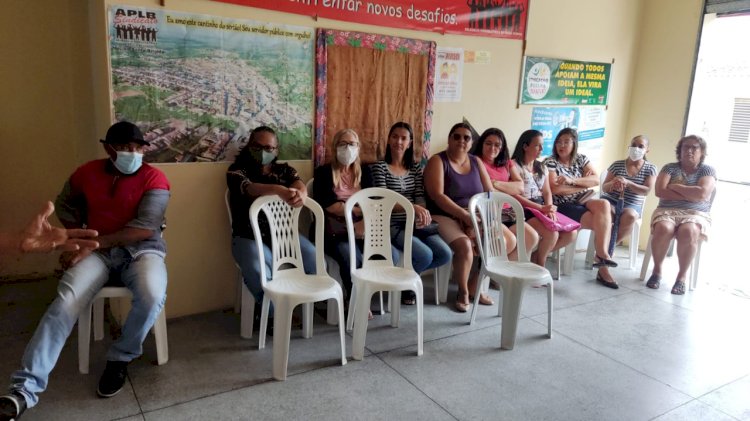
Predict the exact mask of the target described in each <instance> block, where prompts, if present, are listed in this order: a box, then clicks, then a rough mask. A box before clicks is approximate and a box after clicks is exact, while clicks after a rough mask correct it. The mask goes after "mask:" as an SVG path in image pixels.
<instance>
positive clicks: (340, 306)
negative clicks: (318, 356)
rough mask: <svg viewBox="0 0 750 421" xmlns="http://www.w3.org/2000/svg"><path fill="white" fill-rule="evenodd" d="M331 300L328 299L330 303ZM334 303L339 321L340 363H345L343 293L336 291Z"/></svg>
mask: <svg viewBox="0 0 750 421" xmlns="http://www.w3.org/2000/svg"><path fill="white" fill-rule="evenodd" d="M330 301H331V300H329V303H330ZM334 302H335V303H336V308H337V309H338V319H339V320H340V321H341V323H339V340H340V342H341V365H346V342H345V340H344V338H345V336H346V333H345V326H344V324H345V323H344V293H343V292H342V291H341V290H339V292H338V298H337V299H336V300H334Z"/></svg>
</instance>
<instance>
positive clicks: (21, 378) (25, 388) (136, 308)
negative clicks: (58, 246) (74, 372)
mask: <svg viewBox="0 0 750 421" xmlns="http://www.w3.org/2000/svg"><path fill="white" fill-rule="evenodd" d="M110 273H119V275H120V280H121V282H122V284H123V285H124V286H125V287H127V288H128V289H129V290H130V291H131V292H132V293H133V305H132V308H131V310H130V313H128V317H127V319H126V320H125V324H124V325H123V327H122V335H121V336H120V338H118V339H117V341H115V342H114V343H113V344H112V346H111V347H110V348H109V351H108V352H107V360H109V361H131V360H133V359H134V358H136V357H138V356H140V355H141V353H142V351H143V347H142V345H143V340H144V339H145V338H146V335H147V334H148V331H149V330H150V329H151V327H152V326H153V325H154V321H155V320H156V317H157V316H158V315H159V313H160V312H161V310H162V307H163V306H164V301H165V300H166V298H167V267H166V265H165V264H164V257H162V256H161V255H160V254H156V253H149V252H146V253H143V254H139V255H138V256H137V257H136V258H133V257H131V255H130V253H129V252H128V251H127V250H125V249H124V248H121V247H116V248H112V249H109V250H103V251H97V252H94V253H92V254H91V255H89V256H87V257H86V258H84V259H83V260H81V261H80V262H78V264H76V265H75V266H73V267H71V268H70V269H68V270H67V271H65V273H64V274H63V276H62V278H61V279H60V283H59V284H58V286H57V298H55V301H53V302H52V304H50V306H49V307H48V308H47V311H46V312H45V313H44V316H42V320H41V321H40V322H39V326H37V328H36V331H35V332H34V336H33V337H32V338H31V341H30V342H29V344H28V345H27V346H26V351H25V352H24V354H23V358H22V359H21V369H20V370H18V371H16V372H15V373H13V375H12V376H11V382H12V384H11V389H13V390H15V391H17V392H20V393H21V394H22V395H23V396H24V398H26V404H27V405H28V406H29V407H32V406H34V405H36V404H37V402H38V401H39V397H38V396H37V395H38V394H39V393H41V392H43V391H44V390H45V389H46V388H47V381H48V379H49V373H50V372H51V371H52V369H53V368H54V367H55V364H56V363H57V359H58V358H59V356H60V351H61V350H62V348H63V345H65V341H66V340H67V338H68V336H70V332H71V331H72V330H73V326H74V325H75V323H76V321H77V320H78V315H79V313H80V312H81V310H82V309H83V308H84V307H85V306H86V305H88V303H89V302H91V300H92V298H94V295H96V293H97V292H99V290H100V289H101V288H102V287H103V286H104V284H106V283H107V281H108V280H109V276H110Z"/></svg>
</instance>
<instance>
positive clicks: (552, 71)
mask: <svg viewBox="0 0 750 421" xmlns="http://www.w3.org/2000/svg"><path fill="white" fill-rule="evenodd" d="M611 72H612V63H595V62H587V61H574V60H560V59H555V58H544V57H528V56H527V57H525V60H524V65H523V79H522V81H521V82H522V83H521V94H520V102H521V104H547V105H607V96H608V94H609V79H610V76H611Z"/></svg>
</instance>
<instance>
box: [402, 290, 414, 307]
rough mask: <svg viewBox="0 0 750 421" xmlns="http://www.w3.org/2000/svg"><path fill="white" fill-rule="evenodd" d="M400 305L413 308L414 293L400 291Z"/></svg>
mask: <svg viewBox="0 0 750 421" xmlns="http://www.w3.org/2000/svg"><path fill="white" fill-rule="evenodd" d="M401 304H403V305H407V306H413V305H414V304H417V294H415V293H414V291H402V292H401Z"/></svg>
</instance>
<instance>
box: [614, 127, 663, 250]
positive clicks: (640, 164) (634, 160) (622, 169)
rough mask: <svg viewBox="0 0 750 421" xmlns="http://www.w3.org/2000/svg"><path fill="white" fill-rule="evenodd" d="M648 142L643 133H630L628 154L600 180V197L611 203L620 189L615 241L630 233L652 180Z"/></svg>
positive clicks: (620, 240) (649, 189) (654, 179)
mask: <svg viewBox="0 0 750 421" xmlns="http://www.w3.org/2000/svg"><path fill="white" fill-rule="evenodd" d="M648 144H649V141H648V139H647V138H646V136H640V135H639V136H636V137H634V138H633V140H631V141H630V147H629V148H628V158H627V159H623V160H621V161H615V162H613V163H612V165H610V166H609V169H607V177H606V178H605V179H604V184H602V198H603V199H607V200H608V201H609V203H610V204H612V206H614V205H616V204H617V200H618V197H619V196H620V194H621V193H622V192H623V191H624V193H623V197H624V199H625V200H624V203H625V206H624V207H623V209H622V214H621V215H620V227H619V228H618V231H617V244H619V243H620V242H622V241H623V240H624V239H626V238H627V237H628V236H629V235H630V232H631V231H632V229H633V224H634V223H635V221H636V220H637V219H638V218H640V217H641V213H642V212H643V202H644V201H645V200H646V195H648V193H649V192H650V191H651V188H653V187H654V182H655V181H656V166H655V165H654V164H652V163H650V162H648V161H646V152H648Z"/></svg>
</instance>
